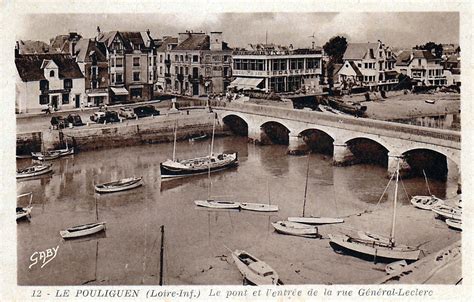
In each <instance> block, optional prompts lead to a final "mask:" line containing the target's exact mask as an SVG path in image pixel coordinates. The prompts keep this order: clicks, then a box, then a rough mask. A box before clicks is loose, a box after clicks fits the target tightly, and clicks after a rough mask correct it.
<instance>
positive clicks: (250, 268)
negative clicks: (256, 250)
mask: <svg viewBox="0 0 474 302" xmlns="http://www.w3.org/2000/svg"><path fill="white" fill-rule="evenodd" d="M242 256H245V257H247V258H248V259H251V262H250V263H247V264H246V263H245V262H244V261H243V260H242V259H241V257H242ZM232 258H233V259H234V262H235V265H236V266H237V268H238V269H239V271H240V273H241V274H242V276H243V277H244V278H245V279H247V280H248V281H249V282H251V283H252V284H255V285H277V284H278V281H279V277H278V274H277V272H276V271H275V270H274V269H273V268H271V267H270V266H269V265H268V264H266V263H265V262H263V261H261V260H260V259H258V258H256V257H254V256H252V255H250V254H249V253H247V252H245V251H239V250H236V251H234V252H232ZM258 270H262V271H265V273H263V274H262V273H258ZM268 273H270V274H268Z"/></svg>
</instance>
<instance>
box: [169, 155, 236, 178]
mask: <svg viewBox="0 0 474 302" xmlns="http://www.w3.org/2000/svg"><path fill="white" fill-rule="evenodd" d="M227 156H232V159H230V160H228V161H223V162H222V163H221V164H220V163H216V164H211V167H210V168H209V166H208V165H207V164H205V165H201V166H200V167H188V166H185V167H184V166H183V167H173V166H171V165H167V164H166V162H165V163H161V164H160V172H161V178H162V179H171V178H180V177H189V176H194V175H200V174H207V173H209V171H210V172H211V173H213V172H217V171H221V170H224V169H228V168H232V167H236V166H238V164H239V159H238V156H237V153H232V154H227ZM187 161H191V160H187Z"/></svg>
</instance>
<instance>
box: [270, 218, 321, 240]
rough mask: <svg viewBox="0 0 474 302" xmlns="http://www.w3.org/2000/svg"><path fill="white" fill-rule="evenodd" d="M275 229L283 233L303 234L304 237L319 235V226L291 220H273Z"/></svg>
mask: <svg viewBox="0 0 474 302" xmlns="http://www.w3.org/2000/svg"><path fill="white" fill-rule="evenodd" d="M272 226H273V227H274V228H275V230H276V231H277V232H279V233H282V234H287V235H293V236H303V237H318V235H319V233H318V228H317V227H315V226H311V225H307V224H303V223H297V222H291V221H277V222H272Z"/></svg>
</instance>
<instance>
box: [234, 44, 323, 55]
mask: <svg viewBox="0 0 474 302" xmlns="http://www.w3.org/2000/svg"><path fill="white" fill-rule="evenodd" d="M249 46H250V48H251V49H250V50H247V49H237V50H234V52H233V54H234V55H263V56H287V55H307V54H322V48H321V47H315V48H296V49H294V48H293V46H292V45H290V46H281V45H276V44H250V45H249Z"/></svg>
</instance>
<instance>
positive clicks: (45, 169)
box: [16, 164, 53, 178]
mask: <svg viewBox="0 0 474 302" xmlns="http://www.w3.org/2000/svg"><path fill="white" fill-rule="evenodd" d="M51 171H53V169H52V165H50V164H39V165H33V166H29V167H26V168H24V169H19V170H17V171H16V178H27V177H35V176H39V175H44V174H47V173H50V172H51Z"/></svg>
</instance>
